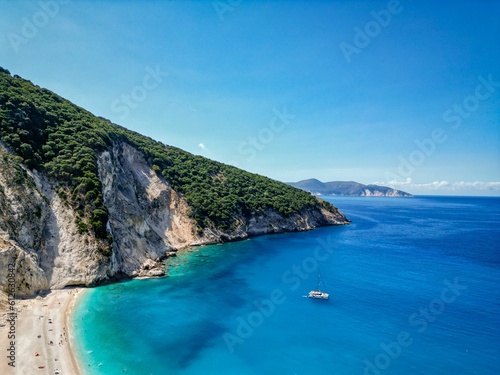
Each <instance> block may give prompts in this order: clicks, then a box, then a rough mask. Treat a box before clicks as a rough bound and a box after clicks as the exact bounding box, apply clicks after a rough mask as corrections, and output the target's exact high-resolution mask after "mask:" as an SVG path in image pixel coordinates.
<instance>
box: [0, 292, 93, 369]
mask: <svg viewBox="0 0 500 375" xmlns="http://www.w3.org/2000/svg"><path fill="white" fill-rule="evenodd" d="M84 291H85V288H81V287H79V288H66V289H60V290H51V291H48V292H46V293H48V294H46V295H45V296H43V297H36V298H31V299H16V300H15V301H16V310H17V319H16V325H15V329H16V330H15V335H16V338H15V368H14V367H12V366H9V365H8V362H9V360H8V359H7V354H8V352H7V350H8V349H9V347H10V346H11V345H10V341H11V340H9V339H8V325H5V326H4V327H0V349H1V351H2V352H3V353H7V354H4V356H5V358H2V361H0V373H1V374H4V375H11V374H54V370H55V369H59V371H60V373H61V374H72V375H73V374H74V375H83V373H82V371H81V370H80V368H79V366H78V361H77V358H76V356H75V353H74V351H73V347H74V336H73V331H72V329H71V328H72V325H71V321H70V318H71V314H72V313H73V309H74V306H75V303H76V301H77V300H78V298H79V297H80V296H81V295H82V293H83V292H84ZM4 359H6V360H5V361H4Z"/></svg>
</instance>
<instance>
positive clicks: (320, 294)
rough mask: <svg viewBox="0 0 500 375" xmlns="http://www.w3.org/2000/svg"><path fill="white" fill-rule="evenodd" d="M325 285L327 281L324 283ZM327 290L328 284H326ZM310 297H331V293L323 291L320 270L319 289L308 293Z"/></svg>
mask: <svg viewBox="0 0 500 375" xmlns="http://www.w3.org/2000/svg"><path fill="white" fill-rule="evenodd" d="M323 285H325V283H323ZM325 290H326V286H325ZM307 297H309V298H315V299H328V298H330V295H329V294H328V293H326V292H322V291H321V274H320V272H319V270H318V289H314V290H311V291H310V292H309V294H308V295H307Z"/></svg>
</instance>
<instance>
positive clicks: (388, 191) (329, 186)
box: [289, 178, 412, 197]
mask: <svg viewBox="0 0 500 375" xmlns="http://www.w3.org/2000/svg"><path fill="white" fill-rule="evenodd" d="M289 184H290V185H291V186H294V187H296V188H299V189H302V190H305V191H308V192H310V193H311V194H315V195H340V196H349V197H412V195H411V194H409V193H407V192H404V191H401V190H397V189H393V188H390V187H387V186H378V185H364V184H360V183H359V182H354V181H330V182H321V181H319V180H317V179H315V178H311V179H308V180H302V181H299V182H290V183H289Z"/></svg>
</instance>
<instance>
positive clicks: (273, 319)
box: [73, 197, 500, 375]
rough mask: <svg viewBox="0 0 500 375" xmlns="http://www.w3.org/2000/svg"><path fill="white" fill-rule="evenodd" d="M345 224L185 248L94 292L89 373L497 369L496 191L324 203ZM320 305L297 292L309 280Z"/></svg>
mask: <svg viewBox="0 0 500 375" xmlns="http://www.w3.org/2000/svg"><path fill="white" fill-rule="evenodd" d="M329 200H330V201H332V203H334V204H335V205H336V206H337V207H339V208H340V209H341V210H342V211H343V212H344V213H345V214H346V215H347V216H348V217H349V218H350V219H351V220H353V223H352V224H351V225H349V226H344V227H326V228H319V229H317V230H314V231H310V232H306V233H292V234H280V235H272V236H262V237H256V238H253V239H251V240H247V241H242V242H237V243H230V244H225V245H222V246H205V247H201V248H198V249H197V250H196V251H195V252H186V253H184V254H182V255H181V256H179V257H178V258H176V259H174V260H173V261H172V263H171V264H170V265H169V267H170V270H169V273H170V277H168V278H163V279H154V280H134V281H129V282H124V283H119V284H113V285H108V286H103V287H99V288H95V289H92V290H90V291H89V292H88V293H87V294H86V295H85V296H84V297H83V298H82V300H81V301H80V303H79V304H78V306H77V308H76V311H75V314H74V317H73V320H74V325H75V329H74V332H75V336H76V338H77V341H78V344H79V345H78V346H79V347H78V348H77V349H78V352H79V355H80V357H81V362H82V366H83V367H84V368H86V369H87V370H88V374H89V375H95V374H106V375H115V374H123V373H127V374H145V375H146V374H182V375H199V374H205V375H207V374H244V375H246V374H248V375H250V374H291V375H293V374H329V375H335V374H340V375H344V374H346V375H351V374H360V375H362V374H369V375H379V374H427V375H428V374H495V375H496V374H498V373H500V356H499V352H500V340H499V339H498V337H499V334H500V298H499V297H500V291H499V288H498V285H500V284H499V282H500V251H499V245H498V244H499V243H500V226H499V223H500V198H469V197H465V198H461V197H416V198H412V199H394V198H392V199H391V198H335V199H330V198H329ZM318 268H320V270H321V275H322V279H323V280H324V282H325V285H326V287H327V291H328V292H329V293H330V299H329V300H328V301H320V300H311V299H308V298H304V297H303V296H304V295H306V294H307V293H308V292H309V290H311V289H313V288H315V287H316V285H317V274H318V271H317V269H318Z"/></svg>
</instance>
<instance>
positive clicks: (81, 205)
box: [0, 68, 348, 295]
mask: <svg viewBox="0 0 500 375" xmlns="http://www.w3.org/2000/svg"><path fill="white" fill-rule="evenodd" d="M0 196H1V198H2V200H1V202H0V289H3V290H5V285H6V270H7V266H8V265H9V264H14V265H15V267H16V275H17V276H16V285H17V293H18V295H32V294H34V293H36V292H37V291H39V290H42V289H47V288H61V287H64V286H66V285H92V284H97V283H100V282H103V281H106V280H110V279H113V278H121V277H132V276H152V275H161V274H163V272H164V267H163V264H162V263H161V260H162V259H163V258H165V257H166V256H167V255H168V254H169V253H170V252H171V251H172V250H176V249H179V248H182V247H185V246H190V245H200V244H207V243H218V242H224V241H231V240H238V239H244V238H247V237H248V236H252V235H260V234H266V233H277V232H284V231H300V230H309V229H312V228H314V227H317V226H321V225H335V224H346V223H348V220H347V219H346V218H345V216H344V215H343V214H342V213H340V212H339V211H338V210H337V209H336V208H335V207H333V206H332V205H331V204H329V203H328V202H325V201H322V200H320V199H317V198H315V197H313V196H312V195H311V194H309V193H306V192H304V191H302V190H299V189H295V188H293V187H291V186H288V185H286V184H284V183H280V182H278V181H274V180H271V179H268V178H266V177H263V176H259V175H256V174H251V173H248V172H245V171H242V170H240V169H237V168H234V167H232V166H229V165H225V164H221V163H217V162H215V161H212V160H209V159H206V158H203V157H200V156H195V155H192V154H189V153H188V152H185V151H183V150H180V149H178V148H175V147H172V146H167V145H164V144H162V143H160V142H156V141H154V140H152V139H150V138H148V137H145V136H142V135H140V134H138V133H135V132H132V131H129V130H127V129H125V128H123V127H120V126H118V125H115V124H112V123H111V122H109V121H108V120H105V119H102V118H98V117H95V116H93V115H92V114H91V113H89V112H88V111H85V110H84V109H82V108H80V107H77V106H75V105H74V104H72V103H70V102H69V101H67V100H65V99H63V98H61V97H59V96H58V95H56V94H54V93H52V92H51V91H49V90H46V89H42V88H40V87H38V86H36V85H33V84H32V83H31V82H30V81H27V80H24V79H22V78H20V77H18V76H11V75H10V73H9V72H8V71H7V70H5V69H1V68H0ZM4 266H5V267H4Z"/></svg>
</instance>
